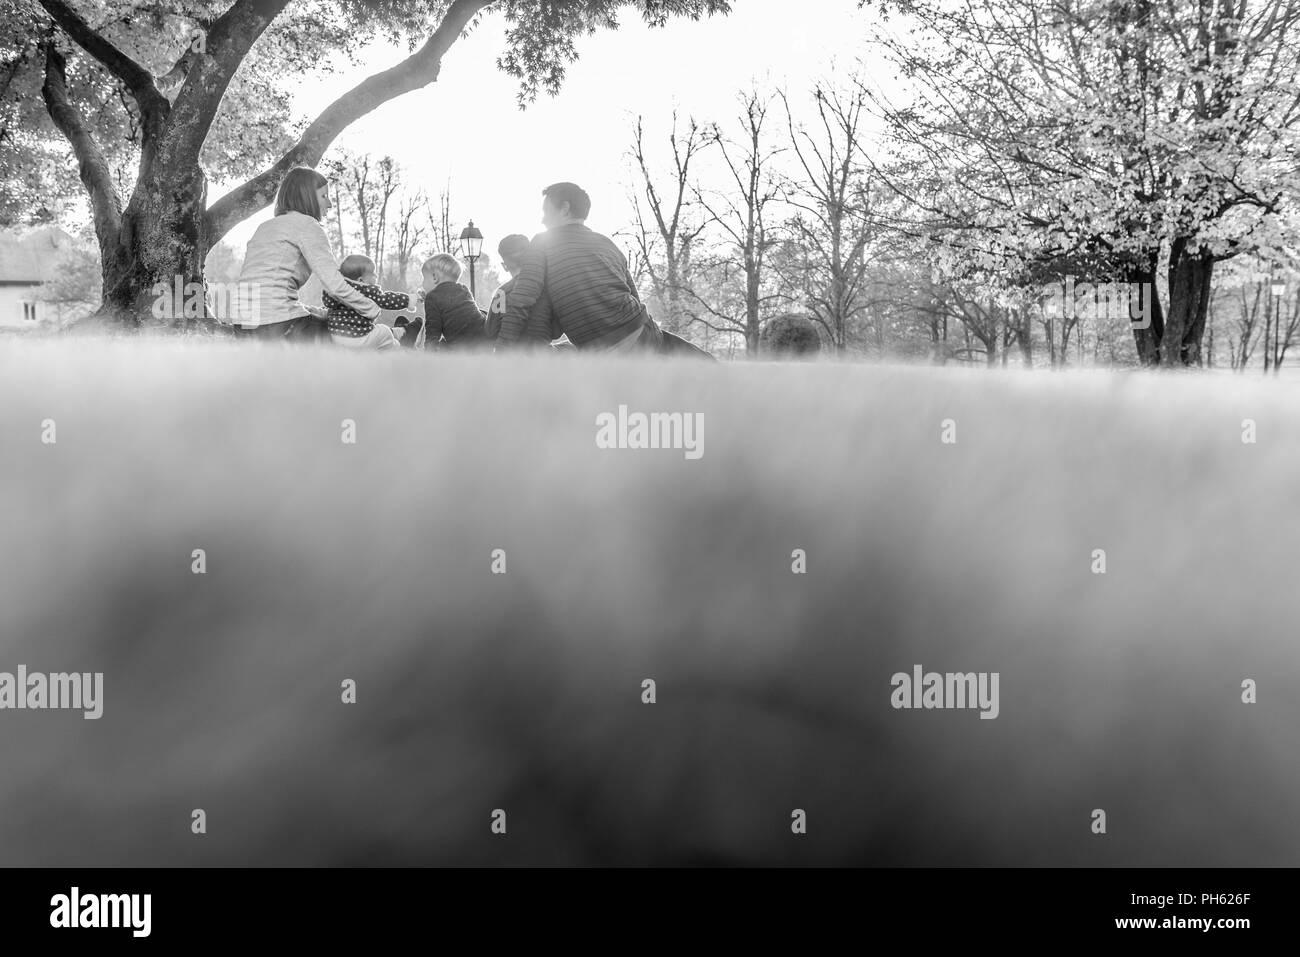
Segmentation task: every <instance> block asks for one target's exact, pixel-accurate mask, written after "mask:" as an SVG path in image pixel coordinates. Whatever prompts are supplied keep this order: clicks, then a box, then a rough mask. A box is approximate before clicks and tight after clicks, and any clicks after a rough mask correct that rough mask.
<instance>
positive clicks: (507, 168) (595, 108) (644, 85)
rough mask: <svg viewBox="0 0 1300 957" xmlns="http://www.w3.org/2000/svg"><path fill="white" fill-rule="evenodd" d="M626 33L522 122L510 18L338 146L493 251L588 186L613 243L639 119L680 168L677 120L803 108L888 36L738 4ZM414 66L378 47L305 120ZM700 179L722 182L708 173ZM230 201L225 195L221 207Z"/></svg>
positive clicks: (806, 2)
mask: <svg viewBox="0 0 1300 957" xmlns="http://www.w3.org/2000/svg"><path fill="white" fill-rule="evenodd" d="M622 19H623V25H622V26H621V27H620V28H619V29H618V30H617V31H601V32H599V33H597V34H595V35H593V36H590V37H584V38H580V40H579V41H578V51H579V55H580V59H579V60H578V62H576V63H574V64H572V65H571V66H570V67H569V70H568V75H567V77H566V79H565V82H564V86H563V88H562V89H561V91H560V93H559V95H558V96H557V97H555V98H551V97H549V96H546V95H544V94H543V95H542V96H540V97H539V98H538V100H537V102H536V103H534V104H532V105H531V106H529V107H528V108H527V110H525V111H523V112H520V110H519V108H518V106H517V104H516V100H515V95H516V92H517V89H518V87H517V83H516V81H515V80H514V79H513V78H511V77H509V76H507V75H506V74H505V73H503V72H501V71H500V70H498V69H497V67H496V58H497V56H498V55H499V53H500V52H501V50H502V48H503V42H504V36H503V29H504V18H503V17H502V16H500V15H499V14H492V15H489V16H488V17H486V18H485V20H484V22H483V23H482V24H481V25H480V26H479V28H478V29H477V30H475V32H474V33H473V34H471V35H470V36H469V37H467V38H461V39H459V40H457V41H456V43H455V44H454V45H453V47H452V48H451V50H450V51H449V52H448V54H447V55H446V57H444V59H443V66H442V74H441V76H440V78H439V80H438V82H437V83H435V84H433V85H431V86H429V87H426V88H425V89H423V90H418V91H416V92H413V93H409V94H407V95H406V96H403V97H400V98H398V99H396V100H393V101H391V102H389V103H388V104H386V105H385V106H383V107H381V108H380V109H378V110H376V111H374V112H373V113H371V114H369V115H368V116H366V117H364V118H362V119H361V120H359V121H358V122H357V123H354V124H353V125H352V126H351V127H349V128H348V130H347V131H346V132H345V133H344V134H343V136H342V137H340V138H339V139H338V140H337V141H336V145H342V146H345V147H347V148H349V149H351V150H353V151H356V152H370V153H373V154H375V155H376V156H378V155H383V154H385V153H387V154H390V155H392V156H393V157H394V159H396V160H397V161H398V162H399V163H400V164H402V165H403V166H404V167H406V169H407V171H408V174H409V179H408V182H410V183H412V184H413V185H416V186H423V187H424V188H425V189H426V190H428V191H429V193H430V194H431V195H432V196H434V197H436V196H437V193H438V191H439V190H440V188H441V187H442V185H443V184H444V183H445V182H446V181H447V180H448V178H450V180H451V193H452V216H453V220H454V223H455V225H456V226H463V225H464V222H465V220H467V219H470V218H472V219H473V220H474V222H475V224H476V225H477V226H478V227H479V228H480V229H481V230H482V231H483V234H484V237H485V241H484V248H485V250H488V251H492V252H495V248H496V243H497V241H498V240H499V239H500V238H501V237H502V236H504V235H506V234H508V233H513V232H521V233H526V234H528V235H532V234H533V233H535V232H538V231H540V230H541V224H540V222H539V218H540V216H541V209H540V206H541V189H542V187H544V186H546V185H547V184H549V183H552V182H556V181H559V180H572V181H574V182H577V183H579V184H580V185H581V186H583V187H584V188H585V189H586V190H587V191H588V192H589V193H590V194H591V196H592V201H593V210H592V215H591V218H590V219H589V220H588V222H589V223H590V225H591V226H592V227H593V228H595V229H597V230H600V231H601V232H605V233H607V234H613V233H615V232H618V231H620V230H623V229H625V228H626V227H627V226H628V224H629V223H630V222H631V218H632V214H631V204H630V200H629V199H628V185H627V184H628V183H630V182H632V179H631V177H630V175H629V173H628V164H629V160H628V157H627V153H628V150H629V148H630V146H631V135H632V125H633V122H634V117H635V116H636V115H637V114H638V113H640V114H642V115H644V117H645V125H646V139H647V146H648V148H649V149H650V150H651V157H652V161H654V160H655V159H656V158H658V160H660V161H662V162H667V152H666V151H667V131H668V128H669V125H670V122H671V117H672V110H673V107H674V106H676V107H677V109H678V111H679V113H680V114H681V115H682V116H683V117H685V116H688V115H694V116H695V117H696V118H697V119H698V120H700V121H701V122H712V121H718V122H725V121H728V120H730V119H731V118H732V117H733V115H734V114H735V112H736V110H735V105H736V95H737V93H738V91H740V90H741V89H743V88H745V87H746V86H748V85H749V84H750V83H751V81H752V80H754V79H758V80H760V81H764V80H765V81H767V82H769V83H770V84H774V85H778V86H784V87H786V88H787V89H788V90H789V91H790V93H791V95H792V97H793V96H794V95H795V94H800V98H802V94H803V93H805V92H806V91H807V90H808V89H809V88H810V87H811V85H812V84H813V83H814V82H815V81H816V80H818V79H820V78H824V77H826V76H828V75H829V73H830V70H831V68H832V65H833V64H837V65H840V66H841V67H842V68H848V67H850V66H851V65H852V64H853V61H854V60H855V58H857V57H858V56H861V55H864V54H866V53H867V50H866V39H867V37H868V36H869V35H870V33H871V32H872V31H874V30H876V29H878V27H877V26H876V24H877V20H876V16H875V15H874V14H873V13H872V12H871V11H870V10H867V11H860V10H858V8H857V2H856V0H801V2H799V3H792V2H790V0H735V3H734V9H733V12H732V13H731V15H730V16H727V17H718V18H714V19H713V20H705V21H701V22H699V23H694V22H691V21H689V20H677V21H672V22H671V23H670V24H669V26H668V27H666V28H664V29H659V30H652V29H649V28H647V27H645V26H644V25H643V24H642V23H641V21H640V19H639V18H638V17H637V16H636V14H635V12H633V11H625V12H624V14H623V17H622ZM405 56H406V51H405V50H404V49H403V48H399V47H394V46H390V45H387V44H377V45H375V46H373V47H372V48H370V49H369V50H367V52H366V54H365V56H364V58H363V63H362V65H361V67H359V68H358V69H356V70H348V71H346V72H341V73H339V74H337V75H334V76H329V77H326V78H325V79H324V80H313V81H312V82H311V83H309V84H304V86H303V88H300V89H299V90H298V92H297V94H296V97H297V106H298V108H299V109H300V110H301V112H302V113H303V114H304V115H310V116H315V115H316V114H317V113H318V112H319V111H320V110H321V109H322V108H323V107H325V106H326V105H328V104H329V103H330V102H331V101H332V100H333V99H335V98H336V97H337V96H339V95H340V94H341V93H343V92H345V91H346V90H347V89H348V88H350V87H351V86H352V85H354V84H355V83H357V82H359V81H360V80H361V79H362V78H364V76H366V75H369V74H370V73H373V72H375V71H377V70H380V69H384V68H387V67H389V66H391V65H393V64H395V63H397V62H399V61H400V60H402V59H403V58H404V57H405ZM874 79H876V80H877V82H881V81H884V78H883V77H876V78H874ZM773 120H774V125H775V124H776V122H779V121H780V117H779V114H778V115H775V116H774V117H773ZM701 172H702V173H703V174H704V175H705V176H706V177H707V176H709V175H711V174H713V175H716V170H713V171H711V170H709V169H708V168H707V167H703V166H702V167H701ZM226 188H229V187H228V185H227V186H226ZM221 191H222V190H220V189H218V188H215V187H214V189H213V190H212V196H213V198H214V199H215V198H216V196H217V195H219V193H220V192H221ZM269 215H270V212H269V210H268V211H266V212H264V213H262V214H260V215H258V216H256V217H254V218H252V219H250V220H248V221H246V222H244V223H242V224H240V226H238V227H236V229H235V230H233V231H232V232H231V233H230V234H228V235H227V237H226V240H225V241H226V242H228V243H231V244H232V245H236V246H238V247H239V248H240V250H241V252H242V247H243V245H244V243H246V242H247V240H248V237H249V236H250V235H251V234H252V231H253V229H254V228H255V227H256V225H257V223H259V222H261V221H262V220H263V219H265V218H266V217H267V216H269ZM494 258H495V257H494Z"/></svg>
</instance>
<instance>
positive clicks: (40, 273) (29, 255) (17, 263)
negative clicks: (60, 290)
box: [0, 226, 72, 286]
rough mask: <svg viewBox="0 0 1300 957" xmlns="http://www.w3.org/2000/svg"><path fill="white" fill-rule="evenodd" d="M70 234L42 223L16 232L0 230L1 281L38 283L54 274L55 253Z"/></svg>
mask: <svg viewBox="0 0 1300 957" xmlns="http://www.w3.org/2000/svg"><path fill="white" fill-rule="evenodd" d="M71 244H72V237H71V236H69V235H68V234H67V233H65V232H64V231H63V230H62V229H59V227H57V226H42V227H41V228H40V229H33V230H31V231H30V232H27V233H23V234H22V235H19V234H17V233H12V232H0V282H2V283H29V284H31V285H33V286H35V285H39V284H40V283H43V282H45V281H46V280H48V279H51V278H53V276H54V273H55V270H56V268H57V265H58V264H57V261H56V260H57V259H58V254H59V252H60V251H62V250H63V249H64V248H66V247H67V246H69V245H71Z"/></svg>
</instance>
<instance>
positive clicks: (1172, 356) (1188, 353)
mask: <svg viewBox="0 0 1300 957" xmlns="http://www.w3.org/2000/svg"><path fill="white" fill-rule="evenodd" d="M1213 276H1214V259H1213V257H1212V256H1210V255H1209V254H1208V253H1206V252H1205V251H1203V250H1194V251H1189V250H1187V248H1186V246H1185V244H1184V243H1183V241H1182V240H1177V241H1175V243H1174V247H1173V250H1172V251H1171V255H1170V260H1169V316H1168V318H1167V319H1166V320H1165V328H1164V334H1163V335H1162V336H1161V338H1160V364H1161V365H1163V366H1166V367H1172V368H1177V367H1180V366H1192V365H1200V364H1201V339H1202V337H1203V336H1204V335H1205V318H1206V315H1207V314H1208V311H1209V307H1210V284H1211V280H1212V278H1213Z"/></svg>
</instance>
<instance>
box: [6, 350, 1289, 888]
mask: <svg viewBox="0 0 1300 957" xmlns="http://www.w3.org/2000/svg"><path fill="white" fill-rule="evenodd" d="M620 405H626V406H627V407H628V409H630V410H633V411H638V410H639V411H646V412H651V411H658V412H684V413H697V412H698V413H702V414H703V422H704V428H703V433H702V435H703V439H702V450H703V454H702V455H700V456H699V457H698V458H694V459H692V458H688V457H687V456H685V455H684V454H683V452H682V451H681V450H674V449H646V450H634V449H601V448H598V447H597V444H596V442H595V435H596V431H597V429H596V417H597V415H598V414H600V413H602V412H614V411H616V410H617V409H618V407H619V406H620ZM1246 418H1250V419H1253V420H1254V421H1255V423H1256V427H1257V435H1258V441H1257V442H1256V443H1254V444H1243V442H1242V420H1243V419H1246ZM945 419H952V420H954V422H955V429H956V438H957V441H956V443H955V444H943V443H941V442H940V435H941V422H942V421H943V420H945ZM44 420H53V423H54V428H55V436H56V441H55V442H54V443H53V444H46V443H43V442H42V440H41V439H42V431H43V429H46V431H47V432H48V429H47V428H46V426H43V422H44ZM344 420H352V422H353V423H354V424H355V436H356V441H355V443H354V444H347V443H345V442H343V441H342V440H341V436H342V435H343V431H344V424H343V423H344ZM0 449H2V450H3V457H2V458H0V503H3V505H2V506H0V554H2V555H3V568H4V574H3V575H2V576H0V671H3V672H14V671H15V669H16V668H17V666H18V665H25V666H26V667H27V668H28V669H29V670H32V671H43V672H62V671H76V672H102V673H103V675H104V678H103V689H104V690H103V716H102V717H101V718H100V719H98V720H83V719H82V717H81V715H80V714H79V713H76V712H68V711H41V710H0V767H3V769H4V772H3V774H0V849H3V850H0V863H3V864H6V865H31V864H58V865H99V864H222V865H237V864H249V863H251V864H360V863H367V864H379V863H400V864H406V863H505V862H514V863H562V864H567V863H607V864H616V863H691V862H738V863H800V862H809V863H872V864H1044V865H1046V864H1051V865H1077V864H1083V865H1090V864H1095V865H1113V864H1125V865H1154V866H1183V865H1262V864H1270V865H1282V864H1289V865H1295V864H1296V863H1297V861H1298V860H1300V830H1297V829H1296V828H1295V827H1294V826H1293V825H1292V815H1293V813H1294V809H1295V808H1296V807H1297V805H1298V803H1300V763H1298V762H1297V761H1296V757H1295V755H1296V729H1297V728H1298V727H1300V650H1298V648H1297V635H1296V622H1297V615H1296V588H1297V580H1298V579H1297V557H1298V556H1300V401H1297V394H1296V392H1295V385H1294V384H1293V383H1288V382H1263V381H1260V380H1259V379H1258V378H1257V377H1251V378H1250V379H1240V378H1237V377H1231V376H1207V375H1191V374H1189V375H1181V376H1179V375H1153V374H1145V373H1102V372H1097V373H1084V372H1079V373H1063V374H1053V373H1048V372H1037V373H1025V372H1019V371H999V370H992V371H990V370H985V369H982V368H972V369H946V370H944V369H931V368H908V367H887V366H873V365H832V364H788V365H782V364H767V363H754V364H719V365H705V364H692V363H687V364H666V363H662V362H650V363H636V362H606V363H592V362H588V361H586V360H583V359H555V360H551V361H532V362H528V361H526V360H517V359H514V360H508V359H501V360H493V359H491V358H485V359H480V360H471V359H459V360H457V359H443V358H441V357H423V356H421V357H416V356H411V355H405V354H403V355H397V356H359V355H353V354H347V353H341V352H337V351H329V350H321V351H301V350H300V351H275V350H261V349H257V348H255V347H252V346H248V345H245V346H244V347H242V348H241V347H240V346H239V345H238V344H232V345H220V346H214V345H206V346H205V345H199V344H176V343H172V344H167V343H158V344H129V343H113V344H108V345H103V344H95V343H93V342H69V343H56V342H12V343H8V342H7V343H6V344H5V348H4V349H3V350H0ZM195 549H203V550H204V551H205V553H206V573H205V574H202V575H196V574H193V573H192V571H191V566H192V561H193V559H192V553H193V551H194V550H195ZM495 549H502V550H504V553H505V561H506V573H505V574H493V573H492V563H493V559H492V555H493V550H495ZM795 549H803V550H804V551H805V552H806V555H807V573H806V574H802V575H796V574H792V572H791V564H792V552H793V550H795ZM1094 549H1104V550H1105V553H1106V573H1105V574H1104V575H1098V574H1093V573H1092V571H1091V566H1092V565H1093V561H1094V559H1093V551H1094ZM918 664H919V665H921V666H923V668H924V669H925V670H927V671H929V670H934V671H938V672H972V671H973V672H988V673H993V672H996V673H998V674H999V676H1000V684H999V687H1000V705H999V711H998V716H997V717H996V719H994V720H981V719H980V718H979V716H978V712H977V711H974V710H970V709H966V710H960V709H958V710H939V709H936V710H926V709H921V710H913V709H906V710H899V709H895V708H894V707H892V706H891V701H890V698H891V676H892V675H893V674H895V673H897V672H905V673H909V674H910V673H911V671H912V669H913V667H914V666H915V665H918ZM647 678H648V679H653V680H654V681H655V682H656V698H657V700H656V702H655V703H654V704H652V705H651V704H643V703H642V700H641V699H642V682H643V681H644V680H645V679H647ZM345 679H352V680H354V681H355V682H356V703H355V704H344V703H342V701H341V700H340V698H341V691H340V688H341V683H342V682H343V681H344V680H345ZM1245 679H1253V680H1255V681H1257V682H1258V703H1257V704H1250V705H1248V704H1243V703H1242V701H1241V695H1242V690H1241V685H1242V681H1243V680H1245ZM196 808H202V809H203V810H204V811H205V812H206V816H207V833H206V834H204V835H194V834H192V833H191V829H190V823H191V812H192V810H193V809H196ZM796 808H797V809H802V810H804V811H806V813H807V821H808V832H807V834H806V835H801V836H796V835H793V834H792V833H791V830H790V822H791V813H792V811H793V810H794V809H796ZM494 809H502V810H504V811H505V812H506V815H507V822H508V824H507V834H506V836H504V837H502V836H500V835H494V834H492V833H491V831H490V824H491V815H492V812H493V811H494ZM1094 809H1103V810H1104V811H1105V812H1106V815H1107V833H1106V834H1105V835H1096V834H1093V833H1092V832H1091V830H1090V825H1091V823H1092V817H1091V815H1092V812H1093V810H1094Z"/></svg>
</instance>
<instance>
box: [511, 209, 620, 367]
mask: <svg viewBox="0 0 1300 957" xmlns="http://www.w3.org/2000/svg"><path fill="white" fill-rule="evenodd" d="M543 290H545V292H546V294H547V295H549V297H550V301H551V308H552V310H553V311H554V314H555V318H556V320H557V322H558V325H559V327H560V329H561V330H563V331H564V332H565V333H566V334H567V335H568V337H569V340H570V341H571V342H572V343H573V344H574V345H576V346H578V347H579V348H583V347H585V346H592V345H599V344H601V343H602V342H607V341H608V342H616V341H618V340H619V339H620V338H623V337H625V336H627V335H628V334H630V333H631V332H633V331H634V330H636V329H638V328H640V327H641V325H642V323H643V322H644V321H645V309H644V307H643V306H642V305H641V301H640V299H639V298H638V297H637V293H636V286H635V283H633V281H632V275H631V273H630V272H629V271H628V268H627V259H626V258H625V257H624V255H623V252H622V250H620V249H619V248H618V246H616V245H615V244H614V242H613V241H612V240H610V239H608V238H607V237H605V236H602V235H600V234H599V233H597V232H595V231H593V230H591V229H590V228H588V227H587V226H586V225H584V224H582V223H568V224H566V225H563V226H557V227H555V228H554V229H551V230H548V231H547V232H545V233H540V234H539V235H537V236H535V237H534V238H533V241H532V245H531V247H530V249H529V253H528V255H527V257H526V259H525V264H524V268H523V269H522V270H521V272H520V275H519V276H518V278H517V279H516V280H515V286H514V289H513V290H512V294H511V296H510V297H509V299H508V301H507V304H506V317H505V319H503V321H502V324H501V332H502V339H503V340H505V341H507V342H510V341H513V340H514V339H516V338H518V336H519V335H520V331H521V330H522V329H523V328H524V326H525V324H526V320H527V317H528V311H529V309H530V308H531V307H532V304H533V303H534V302H535V301H537V299H538V298H540V297H541V295H542V293H543Z"/></svg>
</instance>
